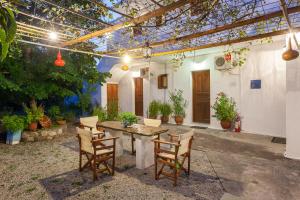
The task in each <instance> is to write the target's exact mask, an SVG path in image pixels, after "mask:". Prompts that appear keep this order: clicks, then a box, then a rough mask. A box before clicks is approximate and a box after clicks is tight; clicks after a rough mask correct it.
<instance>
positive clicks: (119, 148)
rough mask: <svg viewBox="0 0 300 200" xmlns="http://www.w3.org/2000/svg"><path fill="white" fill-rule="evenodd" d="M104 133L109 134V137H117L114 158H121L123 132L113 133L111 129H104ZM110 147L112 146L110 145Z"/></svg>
mask: <svg viewBox="0 0 300 200" xmlns="http://www.w3.org/2000/svg"><path fill="white" fill-rule="evenodd" d="M106 133H108V134H109V136H111V137H119V138H118V139H117V140H116V157H119V156H122V155H123V150H124V147H123V132H122V131H115V130H112V129H106ZM110 145H112V144H110Z"/></svg>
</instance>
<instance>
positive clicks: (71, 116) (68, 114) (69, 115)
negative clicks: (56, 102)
mask: <svg viewBox="0 0 300 200" xmlns="http://www.w3.org/2000/svg"><path fill="white" fill-rule="evenodd" d="M63 115H64V119H65V120H67V121H68V122H74V121H75V120H76V114H75V112H74V111H67V112H65V113H64V114H63Z"/></svg>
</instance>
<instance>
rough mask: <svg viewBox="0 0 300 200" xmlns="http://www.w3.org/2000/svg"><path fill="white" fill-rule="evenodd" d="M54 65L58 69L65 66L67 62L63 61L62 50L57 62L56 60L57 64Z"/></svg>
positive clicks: (58, 54)
mask: <svg viewBox="0 0 300 200" xmlns="http://www.w3.org/2000/svg"><path fill="white" fill-rule="evenodd" d="M54 65H55V66H56V67H63V66H65V61H64V60H63V59H62V56H61V53H60V50H58V53H57V58H56V60H55V62H54Z"/></svg>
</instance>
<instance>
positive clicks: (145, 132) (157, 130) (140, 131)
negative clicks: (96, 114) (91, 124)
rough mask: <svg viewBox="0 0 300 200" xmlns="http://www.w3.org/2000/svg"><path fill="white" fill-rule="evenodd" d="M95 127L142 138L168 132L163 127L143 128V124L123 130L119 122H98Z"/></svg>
mask: <svg viewBox="0 0 300 200" xmlns="http://www.w3.org/2000/svg"><path fill="white" fill-rule="evenodd" d="M97 125H98V126H100V127H103V128H108V129H112V130H116V131H124V132H127V133H132V134H137V135H142V136H153V135H160V134H162V133H165V132H167V131H168V130H169V129H167V128H163V127H152V126H145V125H143V124H133V125H132V126H130V127H128V128H124V127H123V124H122V122H119V121H105V122H100V123H98V124H97Z"/></svg>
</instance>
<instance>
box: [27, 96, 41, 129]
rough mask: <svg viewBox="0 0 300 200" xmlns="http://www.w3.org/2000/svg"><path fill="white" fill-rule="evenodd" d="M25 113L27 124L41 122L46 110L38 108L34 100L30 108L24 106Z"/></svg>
mask: <svg viewBox="0 0 300 200" xmlns="http://www.w3.org/2000/svg"><path fill="white" fill-rule="evenodd" d="M23 107H24V111H25V113H26V123H27V124H30V123H32V122H37V121H39V120H40V119H41V118H42V117H43V116H44V108H43V106H42V105H39V106H37V103H36V101H34V100H32V101H31V102H30V106H29V107H28V106H27V105H26V104H23Z"/></svg>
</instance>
